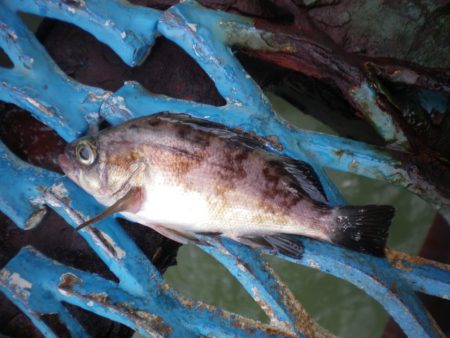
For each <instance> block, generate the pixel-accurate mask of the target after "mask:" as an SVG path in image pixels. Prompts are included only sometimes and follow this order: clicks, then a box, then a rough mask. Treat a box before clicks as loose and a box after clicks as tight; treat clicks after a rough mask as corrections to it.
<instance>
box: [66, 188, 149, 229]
mask: <svg viewBox="0 0 450 338" xmlns="http://www.w3.org/2000/svg"><path fill="white" fill-rule="evenodd" d="M143 195H144V194H143V189H142V188H140V187H133V188H131V189H130V190H129V191H128V192H127V193H126V194H125V196H123V197H122V198H120V199H119V200H117V201H116V203H114V204H113V205H111V206H110V207H108V208H106V209H105V210H104V211H103V212H102V213H100V214H99V215H97V216H95V217H93V218H91V219H90V220H88V221H86V222H84V223H82V224H80V225H79V226H77V227H76V228H75V230H77V231H78V230H81V229H83V228H84V227H86V226H88V225H91V224H94V223H97V222H99V221H101V220H102V219H104V218H106V217H108V216H111V215H113V214H115V213H118V212H123V211H128V212H137V211H139V209H140V207H141V205H142V201H143V197H144V196H143Z"/></svg>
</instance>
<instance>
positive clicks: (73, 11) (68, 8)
mask: <svg viewBox="0 0 450 338" xmlns="http://www.w3.org/2000/svg"><path fill="white" fill-rule="evenodd" d="M67 10H68V11H69V12H70V13H72V14H75V13H76V12H77V10H76V9H75V8H73V7H71V6H69V7H67Z"/></svg>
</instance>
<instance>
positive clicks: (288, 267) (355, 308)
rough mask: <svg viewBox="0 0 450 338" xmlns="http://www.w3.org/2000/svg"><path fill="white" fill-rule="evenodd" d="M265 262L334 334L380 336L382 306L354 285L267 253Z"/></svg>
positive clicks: (319, 322)
mask: <svg viewBox="0 0 450 338" xmlns="http://www.w3.org/2000/svg"><path fill="white" fill-rule="evenodd" d="M269 262H270V264H271V266H272V267H273V269H274V270H275V271H276V273H277V274H278V275H279V276H280V278H281V279H282V280H283V282H284V283H285V284H286V285H287V286H288V287H289V288H290V290H291V291H292V292H293V293H294V295H295V297H296V298H297V300H298V301H299V302H301V304H302V305H303V306H304V307H305V309H306V310H307V311H308V313H309V314H310V315H311V316H312V317H313V318H314V319H315V320H316V321H317V323H318V324H319V325H320V326H322V327H324V328H326V329H327V330H329V331H331V332H332V333H333V334H335V335H337V336H338V337H371V338H375V337H380V335H381V333H382V332H383V330H384V326H385V324H386V322H387V320H388V318H389V316H388V314H387V313H386V311H385V310H384V308H383V307H382V306H381V305H380V304H379V303H378V302H377V301H375V300H374V299H372V298H371V297H369V296H368V295H367V294H366V293H364V292H363V291H362V290H360V289H358V288H357V287H355V286H354V285H352V284H350V283H348V282H346V281H344V280H342V279H338V278H336V277H333V276H331V275H328V274H326V273H323V272H321V271H317V270H314V269H311V268H308V267H304V266H300V265H297V264H294V263H290V262H287V261H284V260H280V259H277V258H275V257H270V258H269Z"/></svg>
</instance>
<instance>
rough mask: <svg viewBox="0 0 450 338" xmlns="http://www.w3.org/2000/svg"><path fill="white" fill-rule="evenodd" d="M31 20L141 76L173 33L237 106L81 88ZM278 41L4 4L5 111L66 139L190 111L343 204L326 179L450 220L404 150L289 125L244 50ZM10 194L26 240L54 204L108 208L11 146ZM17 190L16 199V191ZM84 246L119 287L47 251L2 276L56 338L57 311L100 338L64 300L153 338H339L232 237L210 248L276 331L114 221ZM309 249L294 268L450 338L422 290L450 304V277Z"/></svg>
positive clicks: (221, 22)
mask: <svg viewBox="0 0 450 338" xmlns="http://www.w3.org/2000/svg"><path fill="white" fill-rule="evenodd" d="M18 11H23V12H27V13H32V14H37V15H41V16H45V17H52V18H57V19H59V20H63V21H67V22H70V23H73V24H75V25H77V26H79V27H81V28H82V29H84V30H86V31H88V32H90V33H91V34H93V35H94V36H96V37H97V38H98V39H99V40H100V41H102V42H104V43H105V44H107V45H108V46H109V47H111V48H112V49H113V50H114V51H115V52H116V53H117V54H118V55H119V56H120V57H121V58H122V59H123V61H124V62H126V63H127V64H128V65H130V66H134V65H138V64H139V63H141V62H142V61H143V60H144V59H145V57H146V56H147V55H148V54H149V53H150V49H151V47H152V45H153V43H154V41H155V38H156V37H157V36H158V35H159V34H161V35H163V36H164V37H166V38H167V39H170V40H172V41H173V42H175V43H176V44H178V45H179V46H180V47H181V48H183V49H184V50H185V51H186V52H187V53H188V54H189V55H190V56H191V57H192V58H193V59H194V60H195V61H196V62H197V63H198V64H199V65H200V66H201V67H202V69H203V70H204V71H205V72H206V73H207V74H208V75H209V76H210V78H211V79H212V80H213V81H214V83H215V85H216V87H217V90H218V91H219V93H220V94H221V95H222V96H223V98H224V99H225V101H226V104H225V105H224V106H221V107H215V106H210V105H206V104H200V103H195V102H191V101H185V100H179V99H174V98H169V97H165V96H160V95H154V94H152V93H149V92H147V91H146V90H144V89H143V88H142V87H141V86H140V85H139V84H137V83H132V82H130V83H126V84H125V85H124V86H123V87H122V88H121V89H119V90H118V91H117V92H114V93H113V92H109V91H105V90H102V89H100V88H94V87H89V86H86V85H82V84H80V83H77V82H75V81H73V80H71V79H70V78H68V77H67V76H66V75H65V74H64V73H63V72H62V71H61V70H60V69H59V68H58V66H57V65H56V64H55V63H54V62H53V61H52V59H51V58H50V57H49V55H48V54H47V52H46V50H45V49H44V47H43V46H42V45H41V44H40V43H39V42H38V41H37V40H36V38H35V37H34V35H33V34H32V33H31V32H30V31H29V30H28V28H27V27H26V26H25V25H24V24H23V22H22V21H21V19H20V18H19V16H18V15H17V12H18ZM270 39H271V34H270V33H269V32H265V31H261V30H258V29H256V28H255V27H254V25H253V22H252V20H251V19H248V18H244V17H241V16H236V15H231V14H228V13H224V12H220V11H212V10H208V9H205V8H203V7H201V6H199V5H198V4H197V3H196V2H194V1H184V2H183V3H180V4H177V5H174V6H173V7H171V8H169V9H168V10H167V11H164V12H160V11H157V10H153V9H148V8H143V7H138V6H133V5H130V4H127V3H125V2H124V1H119V0H109V1H100V0H97V1H95V0H75V1H63V0H48V1H45V2H41V1H36V0H4V1H2V3H1V4H0V47H1V48H2V49H3V50H4V51H5V52H6V53H7V55H8V56H9V57H10V59H11V60H12V62H13V63H14V67H13V68H12V69H0V100H3V101H6V102H10V103H14V104H16V105H17V106H19V107H21V108H23V109H26V110H28V111H29V112H31V113H32V114H33V116H34V117H36V118H37V119H39V120H40V121H41V122H43V123H45V124H46V125H48V126H50V127H51V128H53V129H54V130H55V131H56V132H57V133H58V134H59V135H60V136H62V137H63V138H64V139H65V140H66V141H72V140H73V139H75V138H77V137H79V136H81V135H83V133H85V132H86V131H87V129H88V128H89V125H91V124H96V123H97V122H98V121H99V119H100V118H105V119H106V120H107V121H108V122H110V123H112V124H118V123H120V122H122V121H125V120H127V119H130V118H133V117H137V116H141V115H148V114H154V113H157V112H161V111H172V112H184V113H188V114H191V115H193V116H196V117H200V118H204V119H208V120H211V121H215V122H220V123H223V124H225V125H228V126H230V127H239V128H242V129H244V130H246V131H249V132H253V133H255V134H257V135H259V136H260V137H261V140H262V141H263V142H266V144H267V146H268V147H270V148H271V149H272V150H273V151H275V152H280V153H283V154H286V155H289V156H292V157H294V158H298V159H301V160H305V161H308V162H309V163H311V165H312V166H313V167H314V169H315V170H316V172H317V173H318V175H319V177H320V180H321V181H322V183H323V185H324V188H325V191H326V193H327V196H328V198H329V200H330V201H331V203H332V204H334V205H342V204H344V203H345V200H344V199H343V197H342V196H341V194H340V193H339V191H338V190H337V189H336V187H335V186H334V185H333V183H332V182H331V181H330V179H329V178H328V177H327V175H326V174H325V171H324V169H325V168H332V169H337V170H343V171H349V172H354V173H357V174H360V175H364V176H367V177H370V178H376V179H382V180H386V181H387V182H391V183H395V184H400V185H402V186H405V187H407V188H408V189H410V190H411V191H412V192H414V193H416V194H418V195H419V196H420V197H422V198H423V199H425V200H427V201H428V202H430V203H431V204H432V205H433V206H434V207H436V208H437V209H439V210H440V211H441V212H442V213H443V214H444V215H445V216H447V219H448V218H449V217H448V216H449V214H450V213H449V206H450V201H448V200H447V199H446V198H445V197H444V196H442V195H441V194H440V192H439V191H437V190H436V189H435V188H434V187H433V186H431V185H427V184H426V182H424V181H422V180H417V179H415V177H414V176H411V175H410V174H409V173H408V172H407V170H406V169H404V168H405V167H407V165H408V159H407V158H405V160H404V161H400V160H399V159H398V158H399V156H394V153H393V152H392V151H387V150H384V149H381V148H376V147H373V146H369V145H367V144H364V143H360V142H356V141H351V140H348V139H344V138H340V137H336V136H330V135H325V134H319V133H314V132H309V131H305V130H301V129H296V128H293V127H292V126H290V125H288V124H286V123H285V122H284V121H282V120H281V119H280V118H278V116H277V114H276V112H274V111H273V109H272V107H271V105H270V103H269V102H268V100H267V98H266V97H265V95H264V94H263V92H262V91H261V89H260V88H259V87H258V86H257V85H256V83H255V82H254V81H253V79H252V78H251V77H250V76H249V75H248V74H247V73H246V71H245V70H244V69H243V68H242V66H241V65H240V64H239V62H238V61H237V59H236V58H235V57H234V55H233V53H232V51H231V49H230V46H232V45H234V44H242V41H243V40H245V41H247V42H246V43H247V44H250V46H248V47H249V48H253V49H256V50H258V49H259V50H274V51H276V50H282V49H283V48H288V46H284V45H277V44H273V43H270ZM358 93H364V95H365V97H366V96H369V97H370V95H371V89H370V88H369V87H364V88H360V90H359V91H358ZM361 95H362V94H361ZM363 99H364V98H363ZM372 122H373V123H375V124H377V126H378V127H379V129H380V130H384V131H385V132H384V133H383V132H381V134H382V135H384V134H386V135H390V137H396V138H398V140H399V141H404V139H403V138H402V137H401V135H393V132H392V130H393V127H392V123H391V122H390V120H389V118H388V117H387V116H375V117H374V119H373V121H372ZM383 128H385V129H383ZM394 134H395V133H394ZM400 158H401V157H400ZM0 184H1V185H2V187H4V188H3V189H2V190H1V191H0V210H1V211H2V212H4V213H5V214H6V215H8V216H9V217H10V218H11V219H12V220H13V221H14V222H15V223H16V224H17V226H19V227H20V228H22V229H29V228H32V227H34V226H36V225H37V224H38V223H39V221H40V220H41V219H42V217H43V215H44V214H45V210H46V208H48V207H49V208H52V209H53V210H55V211H56V212H57V213H58V214H59V215H61V216H62V217H63V218H64V219H65V220H66V221H67V222H68V223H69V224H71V225H72V226H76V225H78V224H80V223H82V222H83V221H84V220H86V219H88V218H89V217H92V216H93V215H96V214H98V212H99V211H100V210H102V207H101V206H100V205H99V204H98V203H97V202H96V201H95V200H94V199H93V198H92V197H90V196H89V195H87V194H86V193H84V192H83V191H81V190H80V189H79V188H78V187H76V186H75V185H74V184H73V183H72V182H71V181H69V180H68V179H67V178H64V177H61V176H60V175H59V174H56V173H53V172H50V171H47V170H44V169H40V168H36V167H33V166H31V165H29V164H27V163H25V162H23V161H21V160H20V159H18V158H17V157H15V155H13V154H12V153H11V152H10V151H9V150H8V149H7V148H6V147H5V146H4V145H3V144H2V145H1V146H0ZM12 189H14V192H15V194H10V193H9V191H11V190H12ZM81 235H82V236H83V238H84V239H85V240H86V241H87V242H88V243H89V244H90V246H91V247H92V248H93V250H95V252H96V253H97V254H98V256H99V257H100V258H101V259H102V260H103V261H104V262H105V263H106V264H107V265H108V267H109V268H110V270H111V271H112V272H113V273H114V274H115V276H116V277H117V278H118V280H119V283H114V282H112V281H108V280H104V279H103V278H101V277H99V276H97V275H94V274H91V273H87V272H84V271H80V270H76V269H74V268H71V267H68V266H65V265H61V264H59V263H57V262H55V261H52V260H50V259H48V258H46V257H44V256H43V255H42V254H40V253H38V252H36V251H35V250H34V249H33V248H24V249H22V251H21V252H20V253H19V254H18V255H17V256H16V257H14V258H13V259H12V260H11V261H10V262H9V263H8V264H7V265H6V266H5V267H4V268H3V269H2V270H1V271H0V290H1V291H2V292H4V293H5V295H6V296H7V297H8V298H9V299H10V300H11V301H12V302H14V303H15V304H16V305H17V306H18V307H19V308H20V309H21V310H22V311H23V312H24V313H25V314H27V316H28V317H29V318H30V319H31V320H32V321H33V323H34V325H35V326H36V327H37V328H38V329H39V330H40V331H41V332H42V333H43V334H44V335H45V336H47V337H54V336H55V333H54V332H53V331H52V330H51V328H49V327H48V326H47V325H46V324H45V323H44V322H43V321H42V320H41V319H40V314H45V313H57V314H58V315H59V318H60V319H61V321H62V322H63V323H64V324H65V325H66V326H67V328H68V329H69V331H70V333H71V334H72V335H73V336H75V337H84V336H86V332H85V330H84V329H83V327H82V326H81V325H80V324H79V323H78V322H77V321H76V319H75V318H73V317H72V316H71V314H70V313H69V311H68V310H67V309H66V308H65V307H64V306H63V304H62V302H67V303H70V304H74V305H77V306H80V307H82V308H84V309H86V310H88V311H92V312H94V313H97V314H99V315H101V316H105V317H108V318H110V319H112V320H115V321H118V322H121V323H123V324H125V325H127V326H129V327H131V328H133V329H135V330H137V331H139V332H140V333H142V334H144V335H146V336H173V337H180V336H182V337H189V336H193V337H194V336H198V335H205V336H219V335H220V336H242V337H244V336H258V337H269V336H314V335H315V336H329V335H330V334H329V333H328V332H326V330H324V329H322V328H320V327H319V326H318V325H317V324H316V323H315V322H314V321H313V320H312V319H311V317H310V316H309V315H308V314H307V313H306V311H305V310H304V309H303V308H302V307H301V305H300V304H299V303H298V302H297V301H296V300H295V298H294V297H293V295H292V293H291V292H290V291H289V290H288V289H287V288H286V287H285V286H284V284H283V283H282V282H281V281H280V280H279V279H278V277H277V276H276V275H275V273H274V272H273V271H272V270H271V268H270V267H269V266H268V264H267V263H266V262H265V260H264V257H263V256H262V253H261V252H259V251H255V250H252V249H249V248H248V247H245V246H242V245H239V244H238V243H235V242H233V241H230V240H213V239H208V238H205V240H207V241H209V242H210V243H211V244H212V245H211V246H202V247H201V248H202V249H203V250H205V251H206V252H208V253H209V254H211V255H213V256H214V257H215V258H216V259H217V260H218V261H220V262H221V263H222V264H223V265H224V266H225V267H226V268H227V269H228V270H229V271H230V272H231V273H232V274H233V275H234V276H235V277H236V278H237V279H238V280H239V281H240V282H241V284H242V285H243V287H244V288H245V289H246V290H247V291H248V293H249V294H250V295H251V296H252V297H253V299H254V300H255V301H256V302H257V303H258V304H259V305H260V306H261V308H262V309H263V310H264V311H265V312H266V314H267V315H268V317H269V318H270V324H263V323H259V322H256V321H253V320H249V319H246V318H243V317H241V316H238V315H236V314H232V313H228V312H226V311H223V310H221V309H217V308H214V307H212V306H210V305H206V304H203V303H200V302H197V301H191V300H188V299H186V298H184V297H183V296H181V295H179V294H177V293H176V292H175V291H174V290H173V289H171V288H170V287H169V286H168V285H167V284H166V283H165V282H164V279H163V277H162V276H161V275H160V274H159V273H158V271H157V270H156V269H155V268H154V266H153V265H152V264H151V263H150V262H149V261H148V260H147V259H146V258H145V256H144V255H143V254H142V252H141V251H140V250H139V249H138V247H137V246H136V245H135V243H134V242H133V241H132V240H131V239H130V238H129V237H128V235H127V234H126V233H125V232H124V231H123V229H122V228H121V226H120V225H119V223H118V222H117V221H116V220H115V219H114V218H109V219H107V220H104V221H102V222H100V223H99V224H98V225H97V226H96V227H95V228H86V229H85V230H83V231H81ZM302 244H303V245H304V247H305V252H304V255H303V257H302V258H300V259H292V258H288V257H282V256H280V258H283V259H286V260H290V261H293V262H295V263H298V264H302V265H306V266H309V267H312V268H315V269H319V270H321V271H324V272H326V273H330V274H332V275H334V276H337V277H339V278H342V279H345V280H347V281H348V282H350V283H352V284H354V285H356V286H357V287H359V288H361V289H363V290H364V291H365V292H367V294H369V295H370V296H371V297H373V298H374V299H376V300H377V301H378V302H380V303H381V304H382V305H383V306H384V308H385V309H386V311H388V312H389V314H390V315H391V316H392V317H393V318H394V319H395V320H396V321H397V323H398V324H399V325H400V326H401V328H402V329H403V330H404V332H405V333H407V334H408V335H410V336H422V337H439V336H443V334H442V332H441V331H440V330H439V328H438V327H437V326H436V325H435V322H434V321H433V319H432V318H431V317H430V315H429V314H428V313H427V311H426V310H425V308H424V306H423V305H422V304H421V302H420V301H419V299H418V297H417V295H416V294H415V292H416V291H420V292H423V293H427V294H430V295H434V296H437V297H441V298H448V297H449V295H450V267H449V266H446V265H443V264H440V263H437V262H432V261H428V260H424V259H421V258H417V257H412V256H409V255H406V254H402V253H398V252H393V251H388V253H387V259H381V258H376V257H371V256H368V255H364V254H358V253H355V252H351V251H348V250H345V249H342V248H339V247H335V246H333V245H330V244H326V243H321V242H318V241H314V240H311V239H306V238H305V239H302ZM37 266H39V271H40V273H39V274H36V267H37Z"/></svg>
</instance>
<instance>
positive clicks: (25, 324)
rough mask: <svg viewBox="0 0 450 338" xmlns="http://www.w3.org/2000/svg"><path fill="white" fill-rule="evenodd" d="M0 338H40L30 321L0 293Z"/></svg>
mask: <svg viewBox="0 0 450 338" xmlns="http://www.w3.org/2000/svg"><path fill="white" fill-rule="evenodd" d="M0 304H1V306H0V336H3V335H5V336H6V337H28V338H41V337H42V335H41V334H40V333H39V332H38V331H37V330H36V328H35V327H34V325H33V323H32V322H31V320H30V319H29V318H28V317H27V316H26V315H25V314H24V313H23V312H22V311H21V310H20V309H19V308H18V307H17V306H16V305H15V304H13V303H12V302H11V301H10V300H9V299H8V298H6V296H5V295H4V294H3V293H2V292H0Z"/></svg>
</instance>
